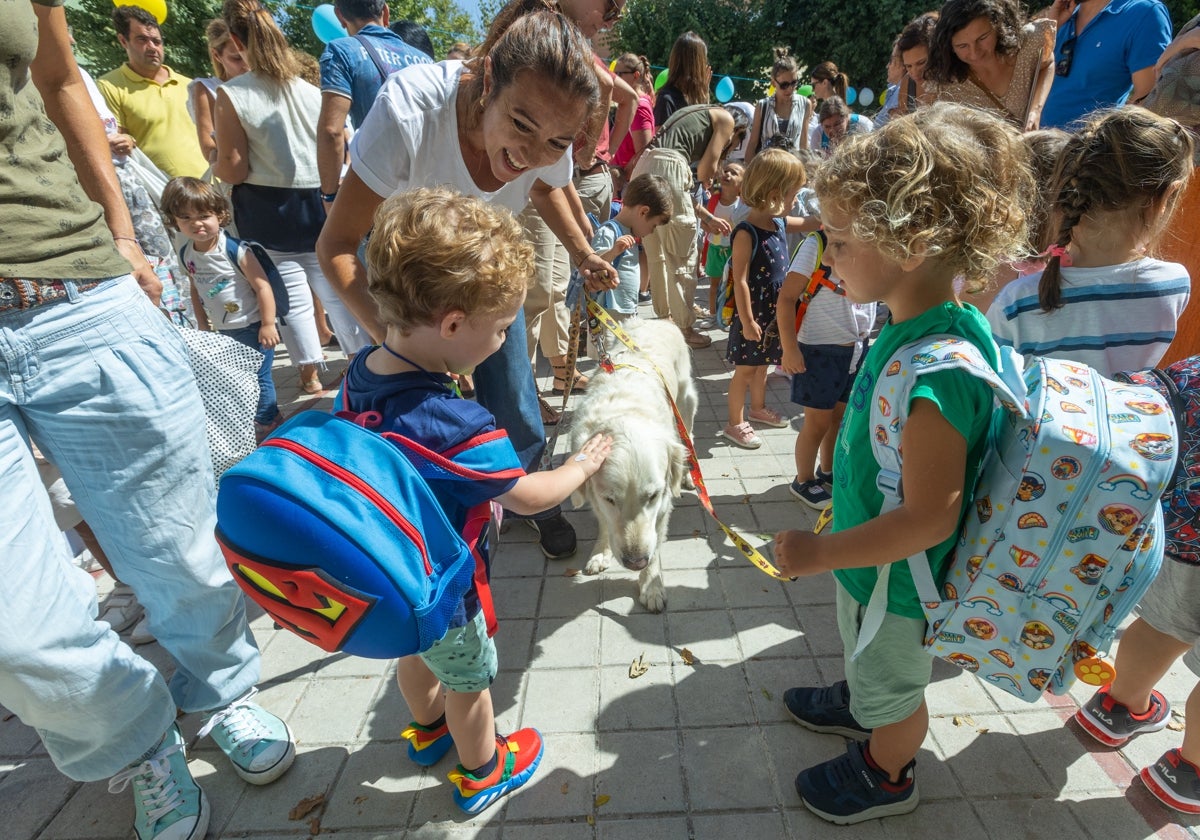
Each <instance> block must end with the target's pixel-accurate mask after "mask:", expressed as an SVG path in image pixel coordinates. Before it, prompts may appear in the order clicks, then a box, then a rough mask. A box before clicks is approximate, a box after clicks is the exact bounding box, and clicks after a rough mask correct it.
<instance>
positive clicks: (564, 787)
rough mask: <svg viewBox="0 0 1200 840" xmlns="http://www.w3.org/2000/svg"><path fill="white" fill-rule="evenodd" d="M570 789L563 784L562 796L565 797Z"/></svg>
mask: <svg viewBox="0 0 1200 840" xmlns="http://www.w3.org/2000/svg"><path fill="white" fill-rule="evenodd" d="M570 789H571V786H570V785H568V784H567V783H566V782H563V786H562V793H563V796H566V795H567V791H569V790H570Z"/></svg>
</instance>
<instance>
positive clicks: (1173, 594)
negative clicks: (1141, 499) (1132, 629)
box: [1137, 554, 1200, 676]
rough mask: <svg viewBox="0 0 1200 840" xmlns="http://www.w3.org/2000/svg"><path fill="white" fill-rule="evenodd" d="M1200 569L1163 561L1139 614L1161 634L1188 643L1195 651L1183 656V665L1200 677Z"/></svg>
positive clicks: (1170, 560) (1141, 604)
mask: <svg viewBox="0 0 1200 840" xmlns="http://www.w3.org/2000/svg"><path fill="white" fill-rule="evenodd" d="M1197 604H1200V566H1192V565H1190V564H1188V563H1180V562H1178V561H1177V560H1172V559H1171V555H1170V554H1168V555H1167V556H1166V557H1164V558H1163V564H1162V569H1161V570H1160V571H1159V573H1158V577H1156V578H1155V579H1154V583H1152V584H1150V588H1149V589H1148V590H1147V591H1146V594H1145V595H1144V596H1142V601H1141V603H1140V604H1138V610H1137V612H1138V615H1139V616H1141V617H1142V620H1144V621H1145V622H1146V623H1147V624H1149V625H1150V626H1151V627H1153V628H1154V629H1155V630H1157V631H1158V632H1160V633H1166V634H1167V635H1168V636H1170V637H1171V638H1173V639H1178V640H1179V641H1181V642H1187V643H1188V644H1190V645H1191V646H1192V649H1191V650H1189V651H1188V652H1187V653H1185V654H1184V655H1183V664H1184V665H1186V666H1187V667H1188V670H1190V671H1191V672H1192V673H1193V674H1196V675H1197V676H1200V610H1197V609H1196V605H1197Z"/></svg>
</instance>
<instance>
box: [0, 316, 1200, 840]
mask: <svg viewBox="0 0 1200 840" xmlns="http://www.w3.org/2000/svg"><path fill="white" fill-rule="evenodd" d="M643 308H644V309H648V307H643ZM712 335H713V336H714V338H716V339H717V340H716V341H715V342H714V344H713V346H712V347H711V348H707V349H704V350H699V351H696V352H695V365H696V371H695V373H696V378H697V380H698V383H699V387H700V393H701V398H700V409H699V412H698V414H697V418H696V447H697V450H698V453H699V455H700V459H701V465H702V468H703V472H704V475H705V479H706V482H707V484H708V487H709V489H710V492H711V493H712V496H713V500H714V503H715V505H716V509H717V512H718V513H719V514H721V515H722V517H723V518H725V520H726V521H727V522H729V523H730V524H732V525H734V526H735V527H736V528H738V529H739V530H740V531H741V532H742V533H743V534H745V535H746V536H747V537H748V538H749V539H750V540H751V541H752V542H755V543H759V544H763V543H767V542H769V540H770V537H771V535H772V534H773V533H774V532H775V531H776V530H778V529H781V528H785V527H807V526H810V525H811V524H812V522H813V516H812V515H811V511H809V510H808V509H807V508H806V507H804V506H802V505H800V504H799V503H798V502H796V501H795V500H793V499H792V497H791V496H790V495H789V494H788V491H787V483H788V482H789V481H790V480H791V478H792V477H793V475H794V466H793V459H792V448H793V445H794V441H795V435H796V428H798V425H799V423H800V422H801V421H802V418H800V417H799V416H798V415H799V413H800V412H799V407H798V406H795V405H792V404H791V403H789V402H788V394H789V385H788V382H787V381H786V380H785V379H783V378H776V377H772V378H771V379H770V384H769V404H770V405H771V406H772V407H773V408H775V409H777V410H779V411H781V412H783V413H784V414H785V415H789V416H793V417H795V418H796V420H795V421H794V422H793V428H789V429H761V430H759V434H760V435H761V437H762V438H763V441H764V444H763V447H762V448H761V449H759V450H757V451H755V452H747V451H745V450H740V449H736V448H734V447H733V446H731V445H728V444H726V443H724V442H723V441H722V440H720V439H719V438H718V437H717V435H718V432H719V431H720V429H721V427H722V426H723V425H724V417H725V392H726V383H727V381H728V376H729V367H728V365H727V364H726V363H725V362H724V361H723V351H724V341H723V340H721V337H720V335H718V334H717V333H715V332H714V333H712ZM543 365H544V363H543ZM344 367H345V363H344V360H343V359H342V358H341V357H340V355H338V354H336V353H334V354H331V361H330V364H329V371H328V372H327V373H326V374H325V376H324V379H325V381H326V382H328V383H330V385H331V386H333V385H334V384H335V382H336V379H337V377H339V376H340V374H341V372H342V371H343V370H344ZM592 368H594V362H593V361H591V360H585V361H584V362H583V366H582V369H583V370H584V371H585V372H589V371H590V370H591V369H592ZM545 372H546V374H547V376H546V377H545V378H544V379H542V380H541V384H542V385H543V386H545V387H547V388H548V387H549V384H550V383H549V376H548V373H549V371H548V369H547V370H546V371H545ZM276 375H277V383H278V385H279V391H280V399H281V403H282V404H285V405H286V410H287V411H289V412H291V411H293V410H296V409H300V408H321V409H328V407H329V406H330V405H331V402H332V396H333V391H332V390H330V391H326V392H325V393H324V394H322V395H320V396H318V397H310V396H308V395H306V394H304V393H303V392H301V391H300V388H299V383H298V379H297V376H296V373H295V369H294V368H290V367H288V366H287V363H286V357H281V359H280V360H279V361H278V362H277V367H276ZM573 399H574V398H573ZM564 437H565V435H564ZM564 452H565V444H564V443H562V442H560V444H559V446H558V447H557V454H558V456H559V457H561V456H562V454H563V453H564ZM567 516H568V518H569V519H570V520H571V521H572V522H573V523H574V525H575V527H576V529H577V531H578V533H579V553H578V554H577V555H576V557H574V558H571V559H569V560H566V561H554V562H547V561H546V560H545V559H544V558H543V557H542V555H541V553H540V552H539V550H538V548H537V545H536V543H535V542H534V534H533V532H532V531H531V530H529V529H528V528H525V527H522V526H521V525H520V524H519V523H515V524H514V525H513V527H511V528H510V529H509V530H508V532H507V533H506V534H505V535H504V536H503V538H502V541H501V544H500V547H499V550H498V552H497V554H496V557H495V560H494V562H493V574H494V589H495V596H496V603H497V607H498V612H499V614H500V618H501V626H500V631H499V634H498V636H497V644H498V647H499V652H500V674H499V676H498V678H497V680H496V683H495V686H494V688H493V694H494V701H495V707H496V715H497V720H498V724H499V726H500V728H501V729H502V730H504V731H509V730H512V729H515V728H518V727H522V726H536V727H538V728H540V729H541V730H542V732H543V733H544V735H545V740H546V754H545V758H544V760H543V761H542V764H541V767H540V768H539V770H538V771H537V774H536V775H535V776H534V777H533V779H532V780H531V781H530V783H529V784H527V785H526V786H525V787H524V788H523V789H522V790H521V791H519V792H518V793H516V794H515V795H513V796H511V797H509V798H508V799H507V800H505V801H503V803H502V804H500V805H498V806H496V807H493V808H492V809H491V810H489V811H487V812H485V813H484V814H483V815H480V816H476V817H473V818H468V817H467V816H466V815H464V814H462V813H461V812H459V810H458V808H457V807H456V806H455V805H454V804H453V801H452V800H451V796H450V786H449V783H448V782H447V781H446V779H445V775H446V773H447V772H449V771H450V770H451V769H453V766H454V764H453V758H452V757H447V758H445V759H443V760H442V761H441V762H440V763H439V764H438V765H437V766H435V767H433V768H428V769H422V768H419V767H417V766H415V765H413V764H411V763H410V762H409V761H408V759H407V758H406V756H405V751H404V746H405V742H403V741H401V739H400V730H401V729H402V728H403V727H404V725H405V724H406V723H407V722H408V720H409V716H408V713H407V710H406V708H405V706H404V702H403V700H402V699H401V698H400V695H399V691H398V690H397V688H396V684H395V680H394V674H393V671H394V668H393V663H391V662H384V661H378V660H366V659H355V658H351V657H347V656H341V655H327V654H325V653H323V652H322V651H320V650H319V649H317V648H315V647H312V646H310V645H308V644H306V643H304V642H302V641H300V640H299V639H298V638H296V637H295V636H292V635H290V634H289V633H286V632H284V631H279V630H275V629H274V628H273V626H272V622H271V621H270V620H269V619H268V618H267V617H266V616H264V615H263V614H262V613H261V612H260V611H258V610H257V608H253V607H252V612H251V615H252V616H253V621H252V627H253V630H254V633H255V636H256V638H257V640H258V643H259V645H260V647H261V648H262V651H263V677H262V683H261V689H262V692H261V695H260V697H259V699H260V701H261V702H262V704H263V705H264V706H266V707H267V708H269V709H271V710H272V711H274V712H276V713H277V714H279V715H281V716H283V717H284V718H285V719H286V720H287V722H288V724H289V725H290V726H291V728H292V730H293V731H294V733H295V735H296V739H297V742H298V750H299V755H298V757H297V760H296V763H295V765H294V767H293V768H292V769H291V771H290V772H289V773H288V774H287V775H286V776H284V777H283V778H282V779H280V780H279V781H278V782H276V783H275V784H272V785H269V786H267V787H263V788H256V787H253V786H250V785H246V784H245V783H243V782H242V781H241V780H240V779H239V778H238V777H237V776H236V775H235V774H234V773H233V771H232V769H231V767H230V766H229V765H228V763H227V762H225V761H224V759H223V758H222V757H221V756H220V755H219V753H218V751H217V750H216V748H215V746H214V745H213V744H212V742H211V741H210V740H208V739H205V740H204V741H200V742H196V741H195V737H196V732H197V730H198V729H199V725H200V722H199V719H198V716H197V715H188V716H186V717H185V718H183V719H182V720H181V724H182V727H183V730H184V734H185V738H187V740H188V743H189V745H190V750H189V758H190V762H191V768H192V772H193V774H194V775H195V776H196V778H197V780H198V781H199V782H200V784H201V785H202V786H203V787H204V789H205V790H206V792H207V794H208V797H209V800H210V802H211V804H212V808H213V813H212V821H211V826H210V829H209V835H208V836H209V837H210V838H217V837H222V838H241V837H252V838H260V840H277V838H285V837H288V838H295V837H308V836H311V835H313V834H316V833H317V832H319V834H320V836H322V837H326V836H328V837H336V838H339V840H367V838H414V840H417V839H418V838H446V839H447V840H467V838H472V839H474V838H478V840H510V838H521V840H642V839H643V838H653V840H725V839H726V838H741V837H756V838H810V837H826V836H830V837H832V836H835V835H836V836H838V837H844V838H855V840H858V839H859V838H863V839H864V840H866V839H867V838H870V840H875V838H880V840H882V838H885V837H886V838H888V840H904V838H914V840H916V838H925V837H926V836H928V835H929V834H930V833H931V832H933V831H936V832H937V833H938V834H940V835H941V836H943V837H953V838H990V839H991V840H1011V838H1019V837H1029V838H1034V837H1038V838H1045V837H1054V838H1056V840H1074V838H1080V840H1084V839H1085V838H1093V837H1104V838H1106V840H1137V838H1145V837H1152V836H1154V837H1162V838H1189V837H1197V836H1200V834H1198V832H1197V827H1198V826H1200V819H1197V818H1188V817H1184V816H1183V815H1179V814H1176V813H1174V812H1171V811H1168V810H1167V809H1166V808H1164V807H1163V806H1161V805H1160V804H1159V803H1158V802H1157V800H1155V799H1154V798H1153V797H1152V796H1151V795H1150V794H1149V793H1148V792H1147V791H1146V790H1145V788H1144V787H1143V785H1142V784H1141V782H1140V780H1138V779H1137V778H1136V773H1137V769H1138V768H1140V767H1142V766H1144V765H1146V764H1148V763H1150V762H1152V761H1153V760H1154V759H1156V758H1157V757H1158V756H1159V755H1160V754H1161V753H1162V752H1164V751H1165V750H1166V749H1168V748H1169V747H1172V746H1176V745H1177V744H1178V743H1179V740H1180V737H1181V735H1180V733H1179V732H1173V731H1170V730H1164V731H1163V732H1158V733H1154V734H1150V735H1143V736H1141V737H1139V738H1136V739H1134V740H1133V741H1132V742H1131V743H1129V744H1128V745H1127V746H1126V747H1125V748H1124V749H1122V750H1119V751H1114V750H1110V749H1106V748H1103V747H1101V746H1100V745H1099V744H1097V743H1095V742H1094V741H1092V740H1091V739H1090V738H1089V737H1088V736H1087V735H1085V734H1083V733H1082V732H1081V731H1080V730H1079V729H1078V728H1077V727H1076V726H1075V725H1074V724H1073V723H1068V722H1067V721H1068V719H1069V718H1070V716H1071V714H1072V713H1073V712H1074V710H1075V709H1076V708H1077V704H1078V703H1079V702H1081V701H1083V700H1086V699H1087V697H1088V696H1089V695H1090V691H1086V690H1082V689H1077V690H1076V691H1074V692H1072V694H1071V695H1070V696H1068V697H1063V698H1049V699H1046V700H1042V701H1040V702H1038V703H1035V704H1026V703H1023V702H1022V701H1020V700H1017V699H1015V698H1012V697H1010V696H1009V695H1007V694H1004V693H1003V692H1000V691H997V690H995V689H993V688H991V687H989V686H987V685H985V684H984V683H982V682H981V681H979V680H977V679H975V678H974V677H972V676H970V675H969V674H965V673H962V672H959V671H958V670H957V669H955V668H953V667H952V666H949V665H946V664H945V663H942V662H940V661H939V662H937V663H935V668H934V679H933V683H932V685H931V686H930V688H929V690H928V692H927V695H926V696H927V698H928V702H929V707H930V712H931V715H932V723H931V728H930V734H929V737H928V738H927V739H926V741H925V744H924V747H923V748H922V750H921V753H920V755H919V756H918V759H917V774H918V778H919V784H920V789H921V798H922V800H923V802H922V805H921V806H920V808H919V809H918V810H917V811H915V812H914V813H912V814H910V815H907V816H903V817H893V818H890V819H887V820H884V821H873V822H868V823H864V824H861V825H858V826H852V827H845V828H839V827H835V826H830V825H828V824H826V823H824V822H823V821H821V820H819V819H817V818H816V817H814V816H813V815H811V814H810V813H809V812H808V811H807V810H805V808H804V807H803V805H802V804H801V803H800V800H799V798H798V797H797V795H796V793H795V790H794V787H793V783H792V780H793V779H794V777H795V775H796V773H797V772H798V771H800V770H801V769H803V768H804V767H806V766H808V765H809V764H812V763H815V762H818V761H822V760H825V759H827V758H830V757H833V756H835V755H837V754H839V753H840V752H842V751H843V749H844V742H843V739H841V738H840V737H838V736H830V735H818V734H815V733H812V732H809V731H807V730H805V729H803V728H801V727H799V726H797V725H796V724H795V723H793V722H792V721H791V719H790V718H789V717H788V716H787V714H786V712H785V711H784V708H783V706H782V702H781V698H782V696H783V692H784V690H785V689H786V688H788V687H789V686H792V685H801V684H816V683H818V682H819V683H824V682H829V681H832V680H837V679H840V678H841V676H842V660H841V644H840V641H839V639H838V634H837V627H836V620H835V617H834V607H833V592H834V587H833V581H832V578H831V577H829V576H822V577H818V578H814V579H809V580H803V581H797V582H792V583H780V582H778V581H775V580H773V579H771V578H769V577H767V576H765V575H763V574H762V573H760V572H759V571H757V570H756V569H754V568H753V567H751V566H750V565H749V564H747V563H746V562H745V561H744V560H743V559H741V557H740V556H738V555H736V554H735V552H734V551H733V549H732V547H731V546H730V545H729V543H728V541H727V540H726V539H725V537H724V535H723V534H722V532H721V531H720V529H719V528H718V527H717V526H716V525H715V523H713V522H712V521H711V520H710V519H709V518H708V516H707V515H706V514H705V513H704V512H703V510H702V509H701V507H700V506H699V504H698V502H697V501H696V498H695V496H694V494H692V493H685V494H684V497H683V498H682V499H681V500H680V501H679V504H678V506H677V508H676V510H675V513H674V515H673V517H672V519H671V528H670V540H669V542H668V543H667V545H666V546H665V547H664V548H663V550H662V562H663V568H664V578H665V581H666V586H667V598H668V604H667V608H666V610H665V612H663V613H661V614H659V615H653V614H650V613H647V612H646V611H645V610H644V609H643V608H642V607H641V605H640V604H638V603H637V600H636V591H635V586H636V584H635V575H634V574H633V573H631V572H626V571H624V570H616V571H614V570H611V569H610V570H609V571H607V572H605V573H604V574H602V575H600V576H596V577H588V576H585V575H582V574H576V573H575V570H577V569H581V568H582V566H583V564H584V563H585V562H586V557H587V553H588V552H589V550H590V547H591V543H592V541H593V539H594V538H595V533H596V527H595V523H594V520H593V519H592V517H591V514H590V513H589V512H588V511H586V510H580V511H572V512H568V514H567ZM97 584H98V588H99V590H100V593H101V597H102V598H103V596H104V595H105V594H106V593H107V591H108V590H109V589H110V588H111V581H109V580H108V579H107V578H106V577H104V576H100V577H99V578H98V580H97ZM139 651H140V652H142V653H143V654H144V655H146V656H147V657H148V658H150V659H151V660H152V661H153V662H155V663H156V664H158V665H159V666H160V667H161V668H162V669H163V670H164V671H169V670H170V669H171V667H172V666H171V662H170V657H169V656H168V655H167V654H166V652H165V651H163V650H162V649H161V648H159V647H158V646H157V645H153V644H151V645H144V646H142V647H140V648H139ZM685 651H686V653H685ZM638 657H644V661H645V662H646V663H648V664H649V666H650V667H649V670H648V671H647V672H646V673H645V675H643V676H641V677H640V678H637V679H631V678H630V677H629V665H630V663H631V661H632V660H634V659H635V658H638ZM1194 680H1195V678H1194V677H1193V676H1192V675H1191V674H1190V673H1189V672H1187V671H1186V669H1184V668H1182V667H1176V668H1175V669H1174V670H1173V671H1172V672H1171V673H1170V674H1169V675H1168V677H1167V678H1166V679H1165V680H1164V681H1163V684H1162V685H1160V686H1159V688H1160V689H1161V690H1163V692H1164V693H1165V694H1166V695H1167V697H1168V698H1169V699H1170V700H1171V702H1172V704H1173V705H1174V706H1175V707H1176V708H1177V709H1178V710H1179V711H1180V712H1182V710H1183V704H1184V701H1185V699H1186V697H1187V694H1188V692H1189V691H1190V689H1191V687H1192V685H1193V684H1194ZM313 796H323V797H324V800H323V804H322V805H320V806H319V807H317V808H316V809H314V810H313V811H312V812H310V813H309V814H307V815H306V816H304V817H303V818H300V819H292V818H290V816H289V813H290V812H291V811H292V809H294V808H295V807H296V805H297V804H298V803H299V802H300V801H301V800H303V799H305V798H306V797H313ZM131 816H132V802H131V799H130V797H129V795H128V794H123V795H118V796H113V795H110V794H108V792H107V789H106V785H105V783H104V782H96V783H91V784H79V783H76V782H72V781H71V780H69V779H67V778H66V777H64V776H62V775H61V774H59V773H58V772H57V770H56V769H55V768H54V767H53V765H52V764H51V762H50V761H49V759H48V758H47V757H46V754H45V752H44V750H43V749H42V747H41V744H40V742H39V740H38V738H37V736H36V734H35V733H34V732H33V731H32V730H30V729H29V728H27V727H25V726H24V725H22V724H21V722H20V721H19V720H17V719H16V718H15V717H14V716H12V715H10V714H8V713H7V712H5V710H3V709H0V826H3V828H0V839H2V840H25V839H26V838H30V839H32V838H37V840H70V839H73V838H80V839H86V840H108V839H109V838H114V840H115V838H121V840H124V838H128V837H130V836H132V835H131V832H130V829H129V826H130V821H131Z"/></svg>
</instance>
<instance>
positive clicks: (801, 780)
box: [796, 741, 921, 825]
mask: <svg viewBox="0 0 1200 840" xmlns="http://www.w3.org/2000/svg"><path fill="white" fill-rule="evenodd" d="M916 766H917V762H916V761H915V760H914V761H910V762H909V763H908V766H906V767H905V768H904V770H903V772H902V773H901V774H900V781H899V782H893V781H891V780H889V779H888V775H887V773H885V772H883V770H881V769H879V768H878V767H876V766H875V765H873V764H872V763H871V761H870V760H869V758H868V757H867V752H866V744H864V743H862V742H860V741H851V742H849V743H848V744H847V745H846V754H845V755H840V756H838V757H837V758H831V759H830V760H829V761H826V762H824V763H822V764H818V765H816V766H814V767H809V768H808V769H807V770H804V771H802V772H801V773H800V775H799V776H797V777H796V792H797V793H799V794H800V798H801V799H803V800H804V807H806V808H808V810H810V811H812V812H813V813H814V814H816V815H817V816H818V817H820V818H821V819H824V820H829V822H831V823H836V824H837V825H853V824H854V823H860V822H863V821H865V820H874V819H878V818H880V817H894V816H896V815H898V814H907V813H908V812H910V811H912V810H914V809H916V807H917V806H918V805H920V804H921V797H920V794H919V793H918V792H917V780H916V777H915V768H916Z"/></svg>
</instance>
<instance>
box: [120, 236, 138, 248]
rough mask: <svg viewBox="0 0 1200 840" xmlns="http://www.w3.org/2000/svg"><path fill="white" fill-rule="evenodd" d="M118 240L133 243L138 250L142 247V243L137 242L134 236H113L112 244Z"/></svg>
mask: <svg viewBox="0 0 1200 840" xmlns="http://www.w3.org/2000/svg"><path fill="white" fill-rule="evenodd" d="M120 239H124V240H125V241H126V242H133V243H134V244H136V245H137V246H138V247H139V248H140V247H141V246H142V243H140V242H138V241H137V237H135V236H114V237H113V241H114V242H116V241H117V240H120Z"/></svg>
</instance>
